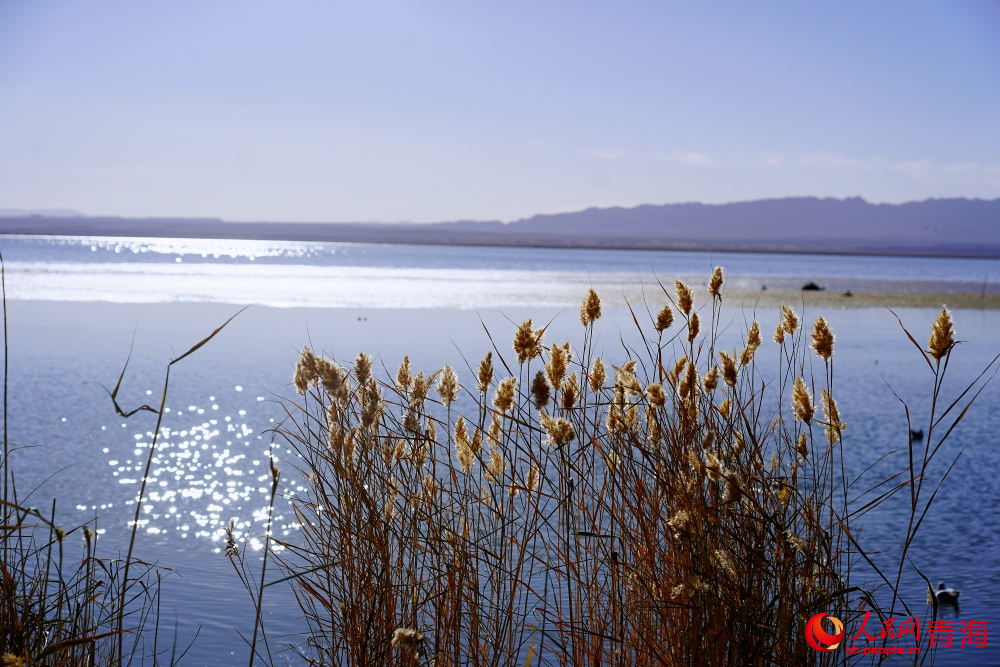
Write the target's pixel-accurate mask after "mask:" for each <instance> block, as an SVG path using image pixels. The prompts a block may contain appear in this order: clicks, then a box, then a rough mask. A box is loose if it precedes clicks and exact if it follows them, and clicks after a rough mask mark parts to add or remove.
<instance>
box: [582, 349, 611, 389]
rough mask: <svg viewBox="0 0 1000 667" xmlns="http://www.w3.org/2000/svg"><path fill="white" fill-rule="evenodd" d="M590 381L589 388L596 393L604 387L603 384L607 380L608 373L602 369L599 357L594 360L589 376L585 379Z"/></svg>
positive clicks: (602, 365) (602, 363)
mask: <svg viewBox="0 0 1000 667" xmlns="http://www.w3.org/2000/svg"><path fill="white" fill-rule="evenodd" d="M587 379H588V380H589V381H590V388H591V389H592V390H594V391H598V390H600V389H601V387H603V386H604V383H605V382H607V380H608V373H607V371H606V370H605V368H604V362H603V361H601V358H600V357H597V358H596V359H594V363H593V365H592V366H591V367H590V374H589V377H588V378H587Z"/></svg>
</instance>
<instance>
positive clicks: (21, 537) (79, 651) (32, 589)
mask: <svg viewBox="0 0 1000 667" xmlns="http://www.w3.org/2000/svg"><path fill="white" fill-rule="evenodd" d="M4 509H5V510H6V511H5V512H4V513H3V514H4V519H5V520H4V523H3V526H0V577H2V579H0V659H2V660H0V664H2V665H3V666H4V667H23V666H27V665H46V666H52V667H55V666H62V665H66V666H70V665H73V666H76V665H121V664H128V665H138V664H146V663H149V664H154V663H155V662H157V660H156V657H159V660H160V661H163V662H166V659H165V656H164V655H162V654H163V653H164V652H166V651H168V650H169V649H170V648H171V645H170V644H169V643H168V642H164V641H162V639H163V638H161V637H160V636H159V632H158V628H156V627H154V626H155V620H156V618H155V617H156V611H157V608H158V604H159V590H160V586H159V584H160V581H159V577H158V576H157V573H156V572H155V571H154V568H153V567H152V566H150V565H149V564H147V563H143V562H139V561H133V563H132V568H131V570H132V571H131V574H130V575H129V579H128V583H129V585H128V586H125V585H124V584H125V582H126V580H125V572H124V561H122V560H120V559H115V558H102V557H98V555H97V541H96V534H95V532H96V531H94V530H91V528H90V527H89V526H88V525H83V526H79V527H78V528H76V529H74V530H70V531H64V530H62V529H61V528H59V527H57V526H56V525H55V523H54V516H55V503H54V502H53V506H52V514H51V516H50V517H48V518H46V517H44V516H43V515H42V514H41V513H40V512H39V511H38V510H37V509H34V508H28V507H23V506H20V505H18V504H17V502H16V500H15V501H14V502H8V503H5V504H4ZM81 543H82V544H81ZM123 589H127V590H128V591H129V594H128V597H127V598H126V599H125V600H124V601H123V600H122V597H121V592H122V590H123ZM120 621H122V622H123V623H124V625H123V627H122V630H121V631H119V628H118V626H119V622H120ZM119 638H121V639H122V640H123V641H122V642H121V645H120V644H119ZM168 664H172V663H168Z"/></svg>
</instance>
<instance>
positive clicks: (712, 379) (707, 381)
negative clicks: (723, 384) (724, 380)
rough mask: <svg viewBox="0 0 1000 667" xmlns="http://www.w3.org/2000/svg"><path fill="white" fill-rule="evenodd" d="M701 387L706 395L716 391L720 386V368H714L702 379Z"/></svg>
mask: <svg viewBox="0 0 1000 667" xmlns="http://www.w3.org/2000/svg"><path fill="white" fill-rule="evenodd" d="M701 386H702V387H704V388H705V393H708V392H711V391H714V390H715V388H716V387H718V386H719V367H718V366H712V367H711V368H710V369H708V372H707V373H705V377H703V378H702V379H701Z"/></svg>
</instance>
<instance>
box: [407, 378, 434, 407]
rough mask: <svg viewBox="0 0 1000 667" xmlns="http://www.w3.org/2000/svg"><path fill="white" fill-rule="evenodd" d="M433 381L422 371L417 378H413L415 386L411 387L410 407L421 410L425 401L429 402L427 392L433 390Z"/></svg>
mask: <svg viewBox="0 0 1000 667" xmlns="http://www.w3.org/2000/svg"><path fill="white" fill-rule="evenodd" d="M431 383H432V379H431V378H428V377H426V376H424V372H423V371H420V372H419V373H417V376H416V377H415V378H413V384H412V385H411V386H410V405H411V406H412V407H414V408H421V407H423V405H424V401H425V400H427V391H428V390H429V389H430V388H431Z"/></svg>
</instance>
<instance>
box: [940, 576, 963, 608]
mask: <svg viewBox="0 0 1000 667" xmlns="http://www.w3.org/2000/svg"><path fill="white" fill-rule="evenodd" d="M961 594H962V592H961V591H956V590H955V589H954V588H947V587H946V586H945V585H944V582H943V581H942V582H939V583H938V587H937V590H936V591H934V595H935V596H936V597H937V600H938V602H941V603H943V604H955V605H957V604H958V596H959V595H961Z"/></svg>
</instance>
